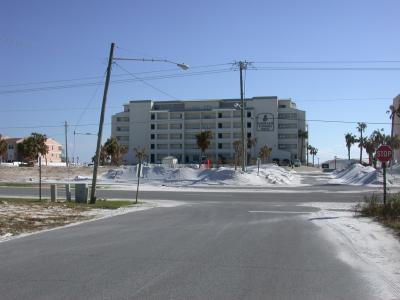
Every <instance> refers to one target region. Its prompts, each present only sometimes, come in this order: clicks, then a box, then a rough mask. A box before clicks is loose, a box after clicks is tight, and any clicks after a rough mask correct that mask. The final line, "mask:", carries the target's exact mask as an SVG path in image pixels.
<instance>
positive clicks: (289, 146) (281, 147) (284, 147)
mask: <svg viewBox="0 0 400 300" xmlns="http://www.w3.org/2000/svg"><path fill="white" fill-rule="evenodd" d="M278 149H287V150H289V149H297V144H278Z"/></svg>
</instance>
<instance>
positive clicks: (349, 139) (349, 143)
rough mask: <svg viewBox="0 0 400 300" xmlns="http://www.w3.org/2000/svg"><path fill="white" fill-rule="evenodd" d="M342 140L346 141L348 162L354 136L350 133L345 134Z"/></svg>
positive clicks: (354, 140) (354, 139)
mask: <svg viewBox="0 0 400 300" xmlns="http://www.w3.org/2000/svg"><path fill="white" fill-rule="evenodd" d="M344 138H345V139H346V147H347V155H348V157H349V160H350V148H351V146H352V145H354V143H355V142H356V136H355V135H354V134H352V133H346V135H345V136H344Z"/></svg>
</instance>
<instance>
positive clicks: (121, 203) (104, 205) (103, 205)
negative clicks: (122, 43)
mask: <svg viewBox="0 0 400 300" xmlns="http://www.w3.org/2000/svg"><path fill="white" fill-rule="evenodd" d="M64 203H65V204H67V205H68V206H70V207H82V208H87V209H91V208H100V209H117V208H120V207H126V206H130V205H135V203H134V202H132V201H127V200H112V201H107V200H97V201H96V203H95V204H85V203H75V202H64ZM138 204H139V203H138Z"/></svg>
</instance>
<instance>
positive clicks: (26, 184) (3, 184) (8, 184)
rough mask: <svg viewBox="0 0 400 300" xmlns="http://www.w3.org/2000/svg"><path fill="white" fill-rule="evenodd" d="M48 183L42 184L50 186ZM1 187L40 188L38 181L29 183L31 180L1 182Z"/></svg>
mask: <svg viewBox="0 0 400 300" xmlns="http://www.w3.org/2000/svg"><path fill="white" fill-rule="evenodd" d="M48 186H49V185H48V184H42V187H48ZM0 187H37V188H39V184H38V183H36V182H35V183H29V182H0Z"/></svg>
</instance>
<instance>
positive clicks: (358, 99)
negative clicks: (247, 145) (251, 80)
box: [0, 97, 393, 113]
mask: <svg viewBox="0 0 400 300" xmlns="http://www.w3.org/2000/svg"><path fill="white" fill-rule="evenodd" d="M376 100H382V101H383V100H387V101H392V100H393V99H392V98H390V97H376V98H333V99H332V98H331V99H323V98H319V99H317V98H315V99H307V98H304V99H302V98H298V99H293V101H294V102H296V103H299V102H340V101H349V102H352V101H355V102H357V101H376ZM100 108H101V107H66V108H61V107H60V108H58V107H54V108H48V107H47V106H46V107H44V108H37V107H36V108H18V109H17V108H15V109H14V108H12V109H2V110H0V113H7V112H32V111H79V110H83V109H86V110H100ZM107 108H108V109H117V108H122V104H121V105H120V106H113V105H112V106H107Z"/></svg>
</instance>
